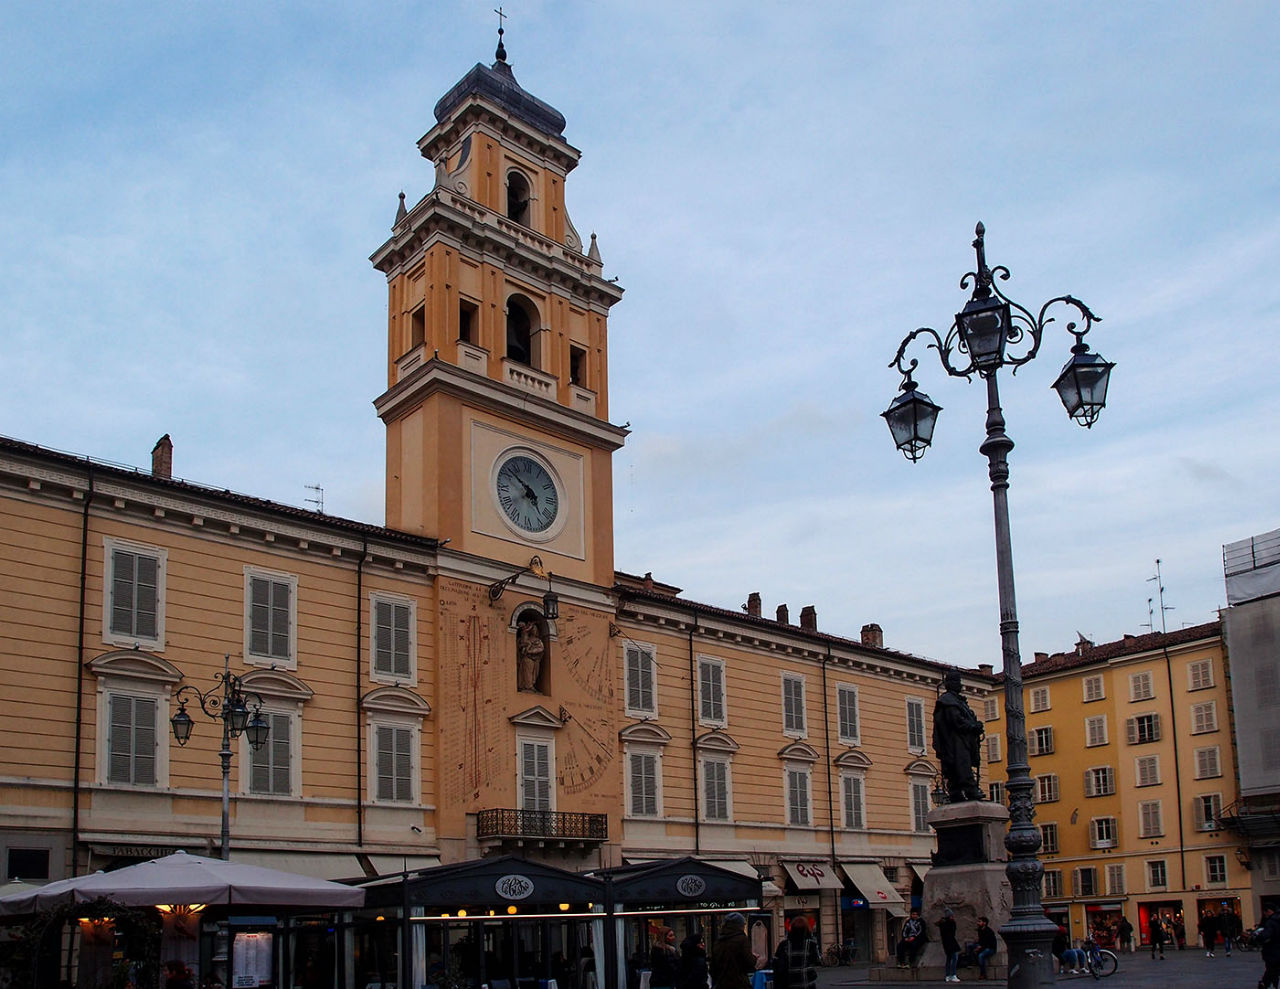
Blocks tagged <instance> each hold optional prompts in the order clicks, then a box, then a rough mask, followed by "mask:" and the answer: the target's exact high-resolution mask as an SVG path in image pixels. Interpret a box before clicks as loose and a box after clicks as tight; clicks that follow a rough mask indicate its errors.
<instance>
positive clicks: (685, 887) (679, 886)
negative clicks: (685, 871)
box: [676, 875, 707, 899]
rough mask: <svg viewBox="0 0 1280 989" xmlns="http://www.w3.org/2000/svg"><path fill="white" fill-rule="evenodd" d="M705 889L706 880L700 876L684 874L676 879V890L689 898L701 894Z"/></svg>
mask: <svg viewBox="0 0 1280 989" xmlns="http://www.w3.org/2000/svg"><path fill="white" fill-rule="evenodd" d="M706 890H707V881H706V880H705V879H703V878H702V877H701V876H694V875H686V876H681V877H680V878H679V879H677V880H676V892H677V893H679V894H680V895H681V896H685V897H688V898H689V899H693V897H695V896H701V895H702V894H703V893H705V892H706Z"/></svg>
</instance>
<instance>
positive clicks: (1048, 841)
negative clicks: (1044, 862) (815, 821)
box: [1040, 824, 1058, 855]
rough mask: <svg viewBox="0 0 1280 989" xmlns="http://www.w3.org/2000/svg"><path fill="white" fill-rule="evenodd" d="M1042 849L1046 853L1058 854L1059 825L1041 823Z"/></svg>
mask: <svg viewBox="0 0 1280 989" xmlns="http://www.w3.org/2000/svg"><path fill="white" fill-rule="evenodd" d="M1040 851H1042V852H1044V853H1045V854H1046V855H1057V854H1058V825H1056V824H1041V825H1040Z"/></svg>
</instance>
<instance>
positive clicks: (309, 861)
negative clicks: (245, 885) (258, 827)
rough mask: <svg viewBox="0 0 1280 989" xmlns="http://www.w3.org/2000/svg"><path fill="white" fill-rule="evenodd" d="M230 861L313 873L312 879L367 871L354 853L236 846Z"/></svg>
mask: <svg viewBox="0 0 1280 989" xmlns="http://www.w3.org/2000/svg"><path fill="white" fill-rule="evenodd" d="M231 861H233V862H239V863H241V864H242V865H257V866H261V867H262V868H264V869H279V870H280V871H281V872H292V873H293V874H294V875H296V876H310V877H311V878H312V879H359V878H360V877H361V876H363V875H364V869H362V868H361V867H360V862H359V860H357V859H356V857H355V856H354V855H325V854H323V853H320V852H268V851H258V850H256V849H236V850H234V851H233V852H232V853H231Z"/></svg>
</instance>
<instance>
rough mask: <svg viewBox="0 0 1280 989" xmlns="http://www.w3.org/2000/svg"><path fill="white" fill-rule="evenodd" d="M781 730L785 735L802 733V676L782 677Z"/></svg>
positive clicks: (803, 728)
mask: <svg viewBox="0 0 1280 989" xmlns="http://www.w3.org/2000/svg"><path fill="white" fill-rule="evenodd" d="M782 730H783V732H784V733H785V734H787V735H803V734H804V732H805V718H804V678H803V677H797V676H788V675H784V676H783V678H782Z"/></svg>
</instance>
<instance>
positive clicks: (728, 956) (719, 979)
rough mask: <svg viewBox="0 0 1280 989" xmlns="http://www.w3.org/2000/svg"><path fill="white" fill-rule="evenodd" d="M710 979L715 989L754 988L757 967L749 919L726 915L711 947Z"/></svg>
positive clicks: (734, 914) (738, 914) (735, 914)
mask: <svg viewBox="0 0 1280 989" xmlns="http://www.w3.org/2000/svg"><path fill="white" fill-rule="evenodd" d="M710 968H711V981H712V983H713V984H714V985H715V987H716V989H751V977H752V975H753V974H754V973H755V970H756V954H755V952H754V951H752V950H751V945H750V944H748V943H747V918H746V917H744V916H742V914H740V913H737V912H736V911H735V912H734V913H729V914H725V917H724V920H723V921H721V922H720V934H719V936H718V937H717V938H716V944H715V947H714V948H712V949H711V965H710Z"/></svg>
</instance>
